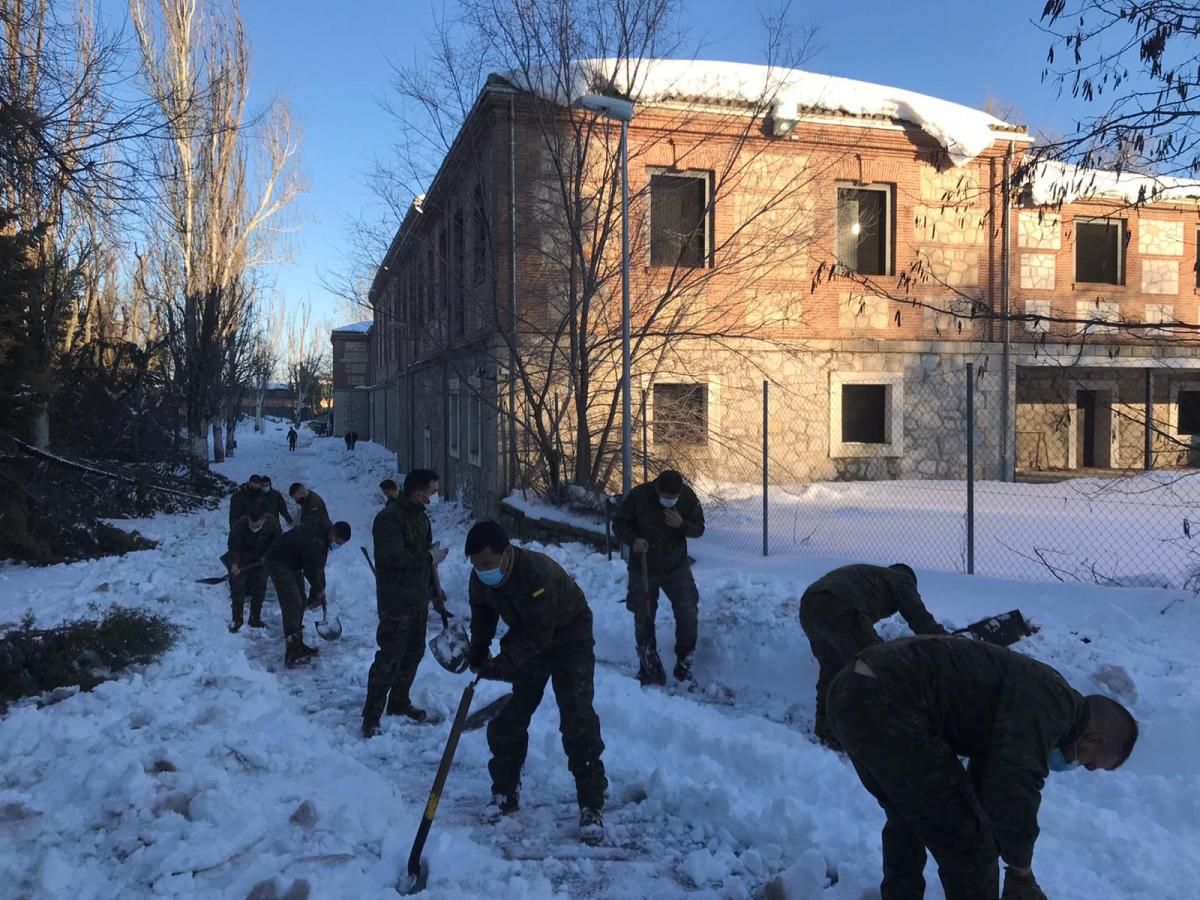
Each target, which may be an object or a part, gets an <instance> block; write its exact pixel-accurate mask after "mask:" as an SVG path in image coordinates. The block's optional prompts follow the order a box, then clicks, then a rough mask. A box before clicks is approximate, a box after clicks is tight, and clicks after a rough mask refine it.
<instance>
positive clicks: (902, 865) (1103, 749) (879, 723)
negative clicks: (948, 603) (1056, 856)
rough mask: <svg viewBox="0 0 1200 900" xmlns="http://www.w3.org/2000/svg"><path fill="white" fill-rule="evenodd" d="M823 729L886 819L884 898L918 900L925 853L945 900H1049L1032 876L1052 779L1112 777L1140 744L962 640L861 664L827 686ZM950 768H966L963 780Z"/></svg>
mask: <svg viewBox="0 0 1200 900" xmlns="http://www.w3.org/2000/svg"><path fill="white" fill-rule="evenodd" d="M828 708H829V722H830V725H831V726H832V728H833V732H834V734H835V735H836V736H837V738H838V740H839V741H841V744H842V746H843V747H844V748H845V750H846V753H847V754H848V755H849V757H850V760H851V761H852V762H853V763H854V768H855V770H856V771H857V772H858V776H859V778H860V779H861V780H862V783H863V786H864V787H866V789H867V790H868V791H870V792H871V793H872V794H873V795H874V796H875V798H876V799H877V800H878V801H879V804H880V806H882V807H883V810H884V812H885V813H886V814H887V822H886V824H885V825H884V828H883V884H882V888H881V897H882V900H919V898H921V897H923V896H924V893H925V881H924V878H923V877H922V872H923V870H924V868H925V851H926V849H928V850H929V851H930V852H931V853H933V857H934V859H935V860H936V861H937V864H938V874H939V875H940V877H941V882H942V886H943V888H944V889H945V892H946V898H947V900H995V898H996V897H997V896H998V895H999V894H1000V883H999V882H1000V873H999V867H998V865H997V862H996V858H997V855H999V857H1000V858H1001V859H1003V860H1004V862H1005V863H1006V864H1007V873H1006V876H1005V883H1004V895H1003V900H1045V894H1043V893H1042V891H1041V889H1040V888H1039V887H1038V884H1037V881H1036V880H1035V879H1034V877H1033V871H1032V868H1031V866H1032V861H1033V845H1034V842H1035V841H1036V840H1037V836H1038V823H1037V815H1038V806H1039V804H1040V803H1041V791H1042V785H1043V783H1044V782H1045V779H1046V775H1047V773H1048V772H1049V771H1062V770H1064V769H1069V768H1074V767H1076V766H1083V767H1084V768H1086V769H1088V770H1089V771H1095V770H1096V769H1104V770H1108V771H1111V770H1113V769H1116V768H1117V767H1119V766H1120V765H1121V764H1122V763H1124V762H1125V760H1126V759H1128V757H1129V754H1130V753H1131V752H1132V751H1133V745H1134V743H1135V742H1136V741H1137V734H1138V730H1137V723H1136V722H1135V721H1134V719H1133V716H1132V715H1130V713H1129V711H1128V710H1126V709H1125V708H1124V707H1123V706H1121V705H1120V704H1119V703H1117V702H1116V701H1114V700H1110V699H1109V698H1107V697H1102V696H1100V695H1092V696H1089V697H1084V696H1081V695H1080V694H1078V693H1077V692H1076V691H1074V690H1073V689H1072V688H1071V686H1070V685H1069V684H1067V682H1066V681H1065V680H1064V679H1063V677H1062V676H1061V675H1059V674H1058V672H1056V671H1054V669H1052V668H1050V667H1049V666H1047V665H1044V664H1042V663H1040V662H1038V661H1037V660H1035V659H1032V658H1030V657H1028V656H1024V655H1022V654H1020V653H1016V652H1014V651H1012V650H1007V649H1005V648H1003V647H997V646H994V645H991V644H986V643H983V642H981V641H972V640H969V639H966V638H960V637H918V638H905V639H903V640H899V641H892V642H890V643H887V644H877V645H875V646H873V647H869V648H868V649H866V650H864V651H862V652H861V653H859V654H858V657H857V659H856V660H855V661H854V663H853V665H851V666H847V667H846V668H844V669H842V671H841V672H839V673H838V675H837V677H835V678H834V680H833V683H832V684H831V685H830V687H829V699H828ZM960 757H966V758H967V760H968V764H967V768H966V769H964V768H963V766H962V764H961V763H960V762H959V758H960Z"/></svg>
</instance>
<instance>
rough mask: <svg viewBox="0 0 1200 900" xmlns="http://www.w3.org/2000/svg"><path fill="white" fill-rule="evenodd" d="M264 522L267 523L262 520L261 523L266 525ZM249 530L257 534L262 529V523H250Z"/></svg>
mask: <svg viewBox="0 0 1200 900" xmlns="http://www.w3.org/2000/svg"><path fill="white" fill-rule="evenodd" d="M266 524H267V523H266V522H263V525H266ZM250 530H251V531H253V532H254V533H255V534H258V533H259V532H260V531H262V530H263V527H262V525H251V526H250Z"/></svg>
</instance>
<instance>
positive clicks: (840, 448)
mask: <svg viewBox="0 0 1200 900" xmlns="http://www.w3.org/2000/svg"><path fill="white" fill-rule="evenodd" d="M829 455H830V457H832V458H835V459H838V458H843V459H845V458H855V457H857V458H877V457H897V456H903V455H904V376H903V375H900V374H890V373H882V372H831V373H830V375H829Z"/></svg>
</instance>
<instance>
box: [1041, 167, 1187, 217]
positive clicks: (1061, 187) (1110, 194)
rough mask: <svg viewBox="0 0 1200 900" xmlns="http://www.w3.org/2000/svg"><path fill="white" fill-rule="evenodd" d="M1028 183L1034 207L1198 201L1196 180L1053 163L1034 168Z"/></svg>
mask: <svg viewBox="0 0 1200 900" xmlns="http://www.w3.org/2000/svg"><path fill="white" fill-rule="evenodd" d="M1028 184H1029V188H1030V191H1031V198H1032V200H1033V202H1034V203H1035V204H1037V205H1038V206H1053V205H1055V204H1058V203H1074V202H1075V201H1076V200H1090V199H1092V198H1103V199H1115V200H1120V201H1122V202H1124V203H1128V204H1130V205H1134V204H1140V203H1152V202H1155V201H1157V202H1160V203H1161V202H1167V201H1170V200H1197V199H1200V181H1196V180H1193V179H1190V178H1171V177H1168V176H1166V175H1135V174H1134V173H1132V172H1109V171H1105V170H1103V169H1084V168H1081V167H1080V166H1073V165H1071V164H1069V163H1062V162H1053V161H1047V162H1041V163H1038V164H1037V165H1036V166H1034V167H1033V168H1032V171H1031V172H1030V175H1029V180H1028Z"/></svg>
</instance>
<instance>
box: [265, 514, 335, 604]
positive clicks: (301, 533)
mask: <svg viewBox="0 0 1200 900" xmlns="http://www.w3.org/2000/svg"><path fill="white" fill-rule="evenodd" d="M328 557H329V522H328V521H324V522H321V521H312V522H307V523H304V522H302V523H301V524H300V525H299V526H297V527H296V528H293V529H291V530H290V531H285V532H284V533H283V534H282V535H281V536H280V537H279V539H278V540H277V541H275V543H273V544H272V545H271V549H270V550H268V551H267V556H266V560H267V565H268V566H271V565H275V566H285V567H286V568H289V569H291V570H293V571H295V572H303V573H304V577H305V578H306V579H307V580H308V583H309V585H310V587H311V588H312V592H313V593H317V592H318V591H323V590H325V560H326V559H328Z"/></svg>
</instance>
